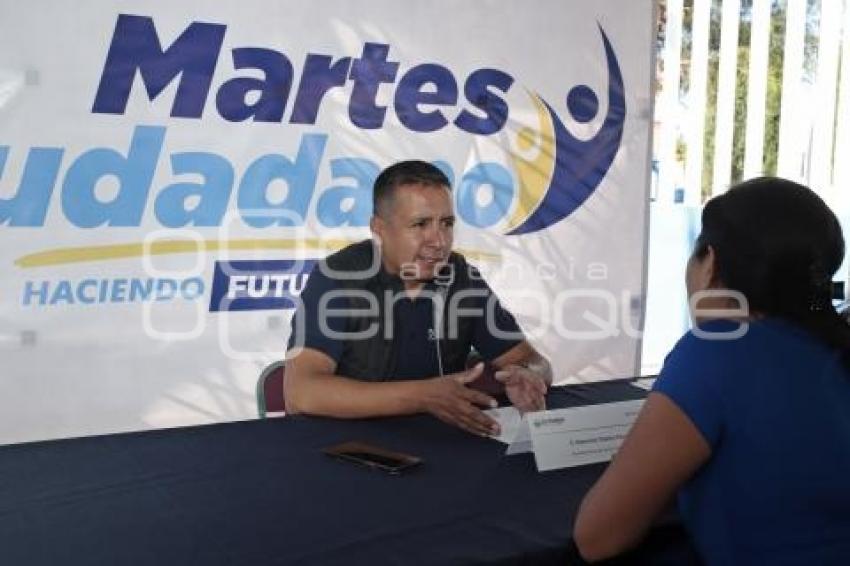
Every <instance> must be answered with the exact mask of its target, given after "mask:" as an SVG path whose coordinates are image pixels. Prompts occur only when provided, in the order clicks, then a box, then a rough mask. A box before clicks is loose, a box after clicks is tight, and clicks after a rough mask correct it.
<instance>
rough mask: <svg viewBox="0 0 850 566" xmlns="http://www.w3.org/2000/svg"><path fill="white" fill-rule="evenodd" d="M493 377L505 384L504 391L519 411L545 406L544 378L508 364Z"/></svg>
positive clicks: (534, 409) (528, 410)
mask: <svg viewBox="0 0 850 566" xmlns="http://www.w3.org/2000/svg"><path fill="white" fill-rule="evenodd" d="M495 378H496V380H497V381H501V382H502V383H504V384H505V393H506V394H507V396H508V399H510V400H511V403H513V404H514V406H515V407H516V408H517V409H519V412H521V413H530V412H532V411H542V410H543V409H545V408H546V390H547V388H548V386H547V384H546V378H545V377H543V376H542V375H540V374H539V373H537V372H535V371H533V370H530V369H528V368H524V367H522V366H518V365H508V366H505V367H504V368H502V369H500V370H499V371H497V372H496V375H495Z"/></svg>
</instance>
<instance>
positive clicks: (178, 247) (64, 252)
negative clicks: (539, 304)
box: [15, 238, 500, 268]
mask: <svg viewBox="0 0 850 566" xmlns="http://www.w3.org/2000/svg"><path fill="white" fill-rule="evenodd" d="M355 241H357V240H345V239H327V240H323V239H319V238H303V239H244V240H202V241H196V240H157V241H155V242H151V243H149V244H146V243H145V242H133V243H128V244H110V245H104V246H86V247H69V248H56V249H52V250H45V251H41V252H36V253H32V254H27V255H25V256H21V257H19V258H18V259H16V260H15V265H17V266H18V267H25V268H26V267H44V266H48V265H64V264H68V263H89V262H94V261H109V260H115V259H126V258H131V257H141V256H144V255H148V256H154V255H169V254H185V253H208V252H218V251H248V250H296V249H299V250H307V249H310V250H329V251H336V250H339V249H342V248H344V247H345V246H347V245H349V244H352V243H354V242H355ZM456 251H458V252H460V253H462V254H463V255H464V256H466V257H468V258H472V259H479V260H498V259H499V258H500V256H499V255H497V254H491V253H488V252H482V251H476V250H460V249H458V250H456Z"/></svg>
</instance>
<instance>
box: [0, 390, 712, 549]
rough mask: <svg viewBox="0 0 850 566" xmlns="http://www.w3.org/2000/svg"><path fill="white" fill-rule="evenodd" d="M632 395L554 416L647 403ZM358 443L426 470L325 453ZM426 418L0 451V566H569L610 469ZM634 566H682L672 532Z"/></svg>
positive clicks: (656, 536)
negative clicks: (412, 458)
mask: <svg viewBox="0 0 850 566" xmlns="http://www.w3.org/2000/svg"><path fill="white" fill-rule="evenodd" d="M645 394H646V393H645V391H642V390H640V389H638V388H636V387H633V386H631V385H629V384H628V383H626V382H622V381H619V382H608V383H602V384H594V385H582V386H573V387H566V388H558V389H556V390H553V392H552V393H551V395H550V399H549V403H550V406H559V407H566V406H576V405H585V404H592V403H598V402H605V401H614V400H626V399H636V398H641V397H643V396H644V395H645ZM346 440H363V441H367V442H371V443H374V444H377V445H380V446H383V447H386V448H390V449H394V450H400V451H405V452H409V453H412V454H415V455H417V456H420V457H422V458H424V460H425V462H424V464H423V465H422V466H420V467H419V468H417V469H416V470H414V471H411V472H409V473H407V474H404V475H400V476H391V475H388V474H385V473H383V472H380V471H375V470H370V469H367V468H365V467H360V466H356V465H353V464H350V463H346V462H341V461H338V460H335V459H332V458H330V457H328V456H326V455H324V454H322V453H321V452H320V449H321V448H323V447H326V446H329V445H332V444H335V443H338V442H342V441H346ZM504 451H505V446H504V445H503V444H500V443H498V442H496V441H494V440H491V439H486V438H478V437H475V436H472V435H469V434H466V433H464V432H462V431H460V430H458V429H455V428H453V427H450V426H448V425H445V424H443V423H441V422H439V421H437V420H436V419H434V418H432V417H430V416H426V415H421V416H413V417H398V418H391V419H371V420H361V421H338V420H333V419H321V418H305V417H285V418H280V419H267V420H258V421H246V422H237V423H226V424H217V425H209V426H198V427H188V428H180V429H170V430H160V431H149V432H142V433H131V434H118V435H108V436H100V437H89V438H79V439H71V440H58V441H47V442H37V443H30V444H20V445H11V446H5V447H0V564H4V565H9V566H13V565H15V566H16V565H30V566H38V565H42V564H43V565H48V564H50V565H54V564H92V565H110V566H113V565H116V566H117V565H135V564H138V565H149V564H150V565H153V564H156V565H158V566H159V565H163V564H175V565H181V566H183V565H190V564H204V565H205V566H206V565H240V566H242V565H244V566H248V565H272V564H322V565H326V564H327V565H332V564H346V565H351V564H405V565H406V564H428V565H436V564H483V563H486V564H497V563H511V564H513V563H528V564H543V563H547V562H553V563H555V562H559V561H560V563H563V558H564V549H565V547H566V545H567V542H568V540H569V534H570V532H571V530H572V523H573V519H574V517H575V513H576V510H577V508H578V505H579V503H580V501H581V499H582V497H583V496H584V494H585V492H586V491H587V489H588V488H589V487H590V486H591V485H592V484H593V482H594V481H595V480H596V478H597V477H598V476H599V474H600V473H601V471H602V470H603V469H604V466H602V465H593V466H584V467H580V468H573V469H568V470H558V471H553V472H547V473H542V474H541V473H538V472H537V471H536V468H535V465H534V461H533V457H532V456H531V455H529V454H525V455H518V456H505V455H504ZM627 560H628V563H646V564H665V563H666V564H688V563H695V555H694V553H693V550H692V548H691V547H690V545H689V543H688V541H687V538H686V537H685V536H684V535H683V534H682V531H681V526H680V525H679V524H678V522H677V521H676V519H675V517H667V518H666V519H664V520H663V521H662V522H661V524H659V525H658V526H657V527H656V528H655V529H654V530H653V533H652V536H650V539H649V541H648V542H647V543H645V544H644V545H643V546H642V547H641V548H640V549H638V551H637V552H635V553H633V554H632V555H631V556H630V557H628V558H627Z"/></svg>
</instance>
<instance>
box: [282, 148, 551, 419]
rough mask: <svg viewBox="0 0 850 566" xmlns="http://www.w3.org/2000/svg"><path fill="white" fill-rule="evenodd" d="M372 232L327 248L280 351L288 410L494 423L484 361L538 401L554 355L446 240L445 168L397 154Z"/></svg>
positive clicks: (524, 402)
mask: <svg viewBox="0 0 850 566" xmlns="http://www.w3.org/2000/svg"><path fill="white" fill-rule="evenodd" d="M373 203H374V214H373V216H372V220H371V222H370V228H371V230H372V234H373V239H372V240H365V241H363V242H359V243H356V244H353V245H351V246H348V247H347V248H344V249H343V250H340V251H339V252H337V253H335V254H332V255H330V256H328V257H327V258H326V259H325V260H323V261H321V262H319V263H318V264H317V266H316V267H315V268H314V269H313V272H312V273H311V274H310V278H309V279H308V282H307V285H306V286H305V288H304V290H303V292H302V294H301V302H300V304H299V307H298V309H297V311H296V313H295V316H294V317H293V323H292V334H291V337H290V341H289V348H288V352H287V362H286V378H285V384H284V387H285V396H286V410H287V412H289V413H308V414H315V415H324V416H331V417H338V418H360V417H376V416H388V415H403V414H413V413H420V412H427V413H430V414H432V415H434V416H436V417H438V418H440V419H441V420H443V421H445V422H448V423H450V424H453V425H456V426H459V427H461V428H463V429H465V430H468V431H470V432H473V433H476V434H493V433H498V424H497V423H496V421H494V420H493V419H491V418H490V417H489V416H487V415H486V414H485V413H484V412H483V411H482V410H481V408H480V407H494V406H496V401H495V400H494V399H493V398H492V397H491V396H489V395H487V394H486V393H484V392H482V391H479V390H476V389H474V388H473V387H470V386H469V385H470V384H472V385H473V386H474V385H475V382H476V380H478V379H479V378H480V377H481V376H482V373H483V372H484V370H485V365H484V363H479V364H477V365H475V366H474V367H472V368H471V369H466V362H467V359H468V357H469V354H470V351H471V349H472V348H474V349H475V350H476V351H477V352H478V353H479V354H480V355H481V356H482V357H483V359H484V360H486V361H487V362H488V363H489V364H490V365H491V366H492V368H494V369H495V370H497V371H496V373H495V377H496V379H497V380H498V381H500V382H501V383H502V384H503V385H504V391H505V394H506V395H507V397H508V398H509V399H510V400H511V401H512V402H513V403H514V405H516V406H517V407H518V408H519V409H520V410H523V411H530V410H538V409H541V408H543V406H544V401H543V399H544V395H545V393H546V388H547V386H548V384H549V383H551V370H550V368H549V364H548V363H547V362H546V361H545V360H544V359H543V358H542V357H541V356H540V355H539V354H538V353H537V352H536V351H535V350H534V348H533V347H532V346H531V345H530V344H529V343H528V342H527V341H526V340H525V338H524V337H523V335H522V332H521V331H520V329H519V327H518V325H517V323H516V321H515V320H514V317H513V316H512V315H511V314H510V313H508V312H507V311H506V310H505V309H504V308H502V306H501V305H500V304H499V301H498V299H497V298H496V296H495V295H494V294H493V292H492V290H491V289H490V288H489V286H488V285H487V283H486V282H485V281H484V280H483V278H482V277H481V275H480V273H479V272H478V270H477V269H475V268H474V267H472V266H470V265H469V264H467V263H466V261H465V259H464V258H463V257H462V256H461V255H460V254H457V253H454V252H452V251H451V248H452V241H453V230H454V221H455V216H454V211H453V207H452V198H451V193H450V188H449V181H448V179H447V178H446V176H445V175H444V174H443V173H442V172H441V171H440V170H439V169H437V168H436V167H434V166H433V165H431V164H429V163H425V162H423V161H404V162H401V163H396V164H395V165H392V166H390V167H388V168H387V169H385V170H384V171H383V172H382V173H381V174H380V175H379V176H378V178H377V179H376V180H375V187H374V195H373Z"/></svg>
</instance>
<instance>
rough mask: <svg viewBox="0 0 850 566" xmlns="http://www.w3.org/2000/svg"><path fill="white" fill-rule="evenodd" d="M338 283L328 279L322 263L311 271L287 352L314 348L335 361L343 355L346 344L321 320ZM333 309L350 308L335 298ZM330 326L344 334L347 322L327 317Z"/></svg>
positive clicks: (330, 303) (293, 323)
mask: <svg viewBox="0 0 850 566" xmlns="http://www.w3.org/2000/svg"><path fill="white" fill-rule="evenodd" d="M337 288H338V287H337V283H336V281H334V280H333V279H330V278H328V276H327V275H325V274H324V273H323V272H322V270H321V269H320V267H319V264H316V266H315V267H314V268H313V270H312V271H311V272H310V277H309V278H308V279H307V283H306V284H305V285H304V290H303V291H301V296H300V300H299V301H298V306H297V308H296V310H295V314H294V315H293V317H292V328H291V332H290V334H289V344H288V346H287V351H288V350H291V349H292V348H296V347H304V348H313V349H314V350H318V351H320V352H322V353H324V354H326V355H327V356H328V357H330V358H331V359H333V360H334V361H339V358H340V356H342V350H343V342H342V341H341V340H335V339H333V338H331V337H329V336H327V335H326V333H325V332H324V331H323V329H322V325H321V324H320V321H319V315H320V313H319V305H320V302H321V299H322V297H323V296H324V295H325V293H327V292H330V291H334V290H336V289H337ZM328 306H330V307H331V308H337V309H340V308H346V306H347V305H346V302H345V300H344V299H343V298H341V297H340V298H336V299H332V300H330V301H329V302H328ZM325 322H326V326H327V327H328V328H330V329H331V330H333V331H336V332H339V333H344V332H345V330H346V321H345V319H344V318H342V317H326V318H325Z"/></svg>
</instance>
